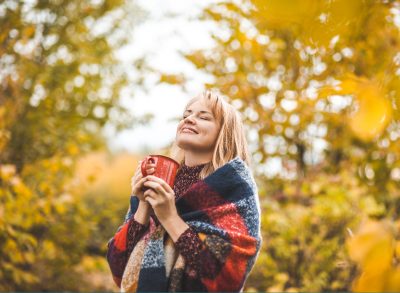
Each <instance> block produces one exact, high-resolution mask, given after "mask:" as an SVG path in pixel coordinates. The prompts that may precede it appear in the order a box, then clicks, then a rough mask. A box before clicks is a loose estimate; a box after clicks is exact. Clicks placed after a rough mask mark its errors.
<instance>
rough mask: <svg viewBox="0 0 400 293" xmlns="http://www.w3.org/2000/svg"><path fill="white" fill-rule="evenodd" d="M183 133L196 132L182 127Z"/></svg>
mask: <svg viewBox="0 0 400 293" xmlns="http://www.w3.org/2000/svg"><path fill="white" fill-rule="evenodd" d="M181 132H183V133H193V134H197V132H196V131H194V130H192V129H190V128H183V129H182V131H181Z"/></svg>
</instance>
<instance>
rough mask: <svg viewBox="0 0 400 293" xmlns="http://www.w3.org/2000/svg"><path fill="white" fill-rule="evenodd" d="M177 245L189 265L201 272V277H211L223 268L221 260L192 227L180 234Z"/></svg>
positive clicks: (198, 272)
mask: <svg viewBox="0 0 400 293" xmlns="http://www.w3.org/2000/svg"><path fill="white" fill-rule="evenodd" d="M175 247H176V248H177V249H178V250H179V252H180V254H181V255H182V256H183V258H184V259H185V261H186V264H187V265H188V267H189V268H190V269H191V270H192V271H193V272H196V273H197V274H199V276H198V277H200V278H203V277H206V278H207V277H210V276H212V275H213V274H215V273H217V272H218V270H219V269H220V268H221V265H222V263H221V261H220V260H218V258H217V256H216V255H215V254H214V253H212V252H211V250H210V249H209V248H208V245H207V243H205V241H203V240H202V239H201V238H200V236H199V234H197V233H196V232H195V231H194V230H193V229H192V228H190V227H189V228H188V229H186V231H185V232H183V233H182V234H181V236H179V238H178V240H177V241H176V242H175Z"/></svg>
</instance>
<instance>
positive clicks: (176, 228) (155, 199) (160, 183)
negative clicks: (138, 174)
mask: <svg viewBox="0 0 400 293" xmlns="http://www.w3.org/2000/svg"><path fill="white" fill-rule="evenodd" d="M146 178H147V181H146V182H145V183H144V186H146V187H150V189H148V190H146V191H145V192H144V199H145V201H146V202H148V203H149V204H150V205H151V207H152V208H153V210H154V213H155V215H156V216H157V218H158V220H159V221H160V223H161V225H163V227H164V229H165V230H166V231H167V232H168V234H169V236H170V237H171V239H172V241H174V242H176V241H177V240H178V239H179V236H180V235H182V233H183V232H185V231H186V229H188V228H189V226H188V224H186V223H185V222H184V221H183V220H182V218H181V217H180V216H179V214H178V211H177V210H176V205H175V192H174V191H173V190H172V188H171V187H170V186H169V185H168V183H167V182H165V181H164V180H162V179H160V178H158V177H156V176H153V175H148V176H146Z"/></svg>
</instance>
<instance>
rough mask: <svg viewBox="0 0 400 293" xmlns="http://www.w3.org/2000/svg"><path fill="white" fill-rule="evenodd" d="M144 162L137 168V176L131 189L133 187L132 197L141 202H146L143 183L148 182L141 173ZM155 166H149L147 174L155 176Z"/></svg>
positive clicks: (134, 176)
mask: <svg viewBox="0 0 400 293" xmlns="http://www.w3.org/2000/svg"><path fill="white" fill-rule="evenodd" d="M141 165H142V161H139V163H138V166H137V168H136V171H135V174H134V175H133V177H132V179H131V187H132V195H133V196H136V197H137V198H138V199H139V200H141V201H144V195H143V192H144V190H143V183H144V182H145V181H146V180H147V179H146V177H143V175H142V171H141ZM155 166H156V165H155V164H147V169H146V173H147V174H149V175H150V174H153V173H154V172H155Z"/></svg>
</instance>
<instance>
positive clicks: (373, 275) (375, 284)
mask: <svg viewBox="0 0 400 293" xmlns="http://www.w3.org/2000/svg"><path fill="white" fill-rule="evenodd" d="M385 276H386V272H385V271H384V272H382V271H379V270H371V271H366V272H363V273H362V274H361V275H360V277H359V278H358V279H356V281H355V282H354V283H353V286H352V291H354V292H382V291H383V288H384V283H385Z"/></svg>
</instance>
